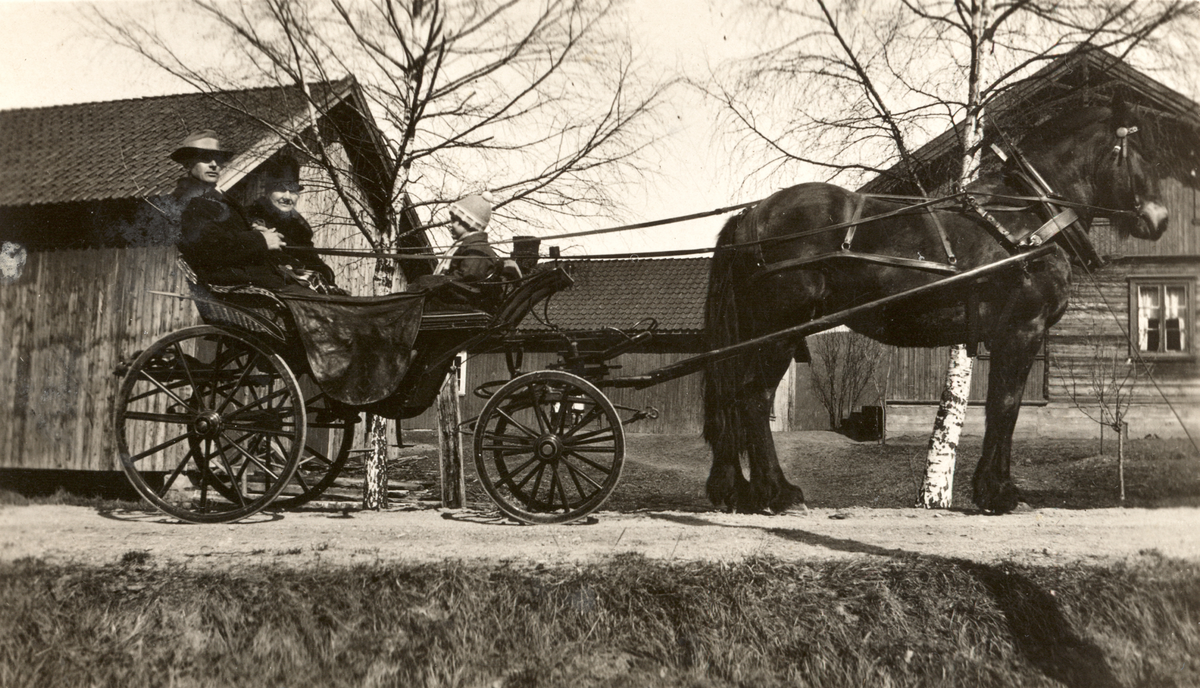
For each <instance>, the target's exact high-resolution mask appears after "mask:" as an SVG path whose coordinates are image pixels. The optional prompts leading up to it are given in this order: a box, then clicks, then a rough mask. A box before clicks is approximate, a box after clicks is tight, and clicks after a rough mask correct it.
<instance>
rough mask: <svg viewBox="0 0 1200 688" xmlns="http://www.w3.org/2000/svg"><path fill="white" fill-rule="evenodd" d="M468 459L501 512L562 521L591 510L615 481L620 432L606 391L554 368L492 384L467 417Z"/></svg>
mask: <svg viewBox="0 0 1200 688" xmlns="http://www.w3.org/2000/svg"><path fill="white" fill-rule="evenodd" d="M474 432H475V442H474V449H475V466H476V468H477V469H478V471H479V478H480V482H481V483H482V484H483V487H484V489H485V490H486V491H487V492H488V495H489V496H491V497H492V499H493V500H495V502H496V505H497V506H498V507H499V508H500V510H501V511H503V512H504V513H506V514H508V515H509V516H512V517H513V518H516V519H518V520H520V521H525V522H527V523H562V522H566V521H571V520H575V519H578V518H581V517H583V516H586V515H587V514H589V513H591V512H592V511H595V510H596V509H597V508H599V507H600V505H601V504H602V503H603V502H604V500H605V499H607V498H608V496H609V495H610V494H611V493H612V491H613V489H615V488H616V485H617V481H618V480H619V479H620V474H621V467H622V466H623V464H624V459H625V434H624V430H623V429H622V427H621V420H620V417H619V416H618V415H617V412H616V409H615V408H614V407H613V405H612V403H611V402H609V400H608V398H607V397H605V396H604V394H603V393H602V392H601V391H600V390H599V389H597V388H596V387H595V386H594V385H592V384H591V383H589V382H587V381H586V380H584V379H583V378H580V377H577V376H575V375H571V374H569V373H563V372H558V371H541V372H537V373H529V374H528V375H524V376H521V377H519V378H517V379H515V380H513V381H511V382H509V383H508V384H506V385H505V386H504V387H502V388H500V389H499V390H498V391H497V392H496V394H495V395H493V396H492V398H491V400H489V401H488V403H487V404H486V405H485V406H484V408H483V411H482V412H481V413H480V415H479V418H478V420H477V421H476V424H475V431H474Z"/></svg>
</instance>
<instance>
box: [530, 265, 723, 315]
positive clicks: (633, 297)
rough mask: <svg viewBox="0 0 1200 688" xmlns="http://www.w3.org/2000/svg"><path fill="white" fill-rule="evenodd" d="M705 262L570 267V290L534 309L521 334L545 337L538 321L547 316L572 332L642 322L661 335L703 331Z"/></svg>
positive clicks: (705, 290)
mask: <svg viewBox="0 0 1200 688" xmlns="http://www.w3.org/2000/svg"><path fill="white" fill-rule="evenodd" d="M709 262H710V259H709V258H707V257H705V258H668V259H657V260H656V259H649V258H643V259H633V260H582V261H572V262H569V263H567V269H568V270H569V271H570V272H571V276H572V278H574V280H575V284H574V286H572V287H571V288H570V289H566V290H564V291H560V292H558V293H557V294H555V295H553V296H552V297H550V299H548V301H547V302H546V306H547V308H548V310H547V311H543V308H542V306H538V307H537V308H536V309H535V311H534V313H531V314H530V315H529V316H527V317H526V318H525V320H524V321H522V323H521V326H520V329H521V330H522V331H525V332H544V331H547V330H548V329H549V328H547V327H546V326H545V325H543V324H542V323H541V322H539V321H538V319H537V318H540V317H542V316H543V313H548V315H549V321H550V322H552V323H554V324H555V325H557V326H558V327H560V328H562V329H564V330H571V331H576V332H593V331H597V330H602V329H604V328H606V327H617V328H629V327H632V326H633V325H634V323H636V322H638V321H639V320H641V319H643V318H654V319H656V320H658V332H661V333H695V332H700V331H703V329H704V299H705V296H706V294H707V291H708V266H709ZM535 315H536V316H537V317H535Z"/></svg>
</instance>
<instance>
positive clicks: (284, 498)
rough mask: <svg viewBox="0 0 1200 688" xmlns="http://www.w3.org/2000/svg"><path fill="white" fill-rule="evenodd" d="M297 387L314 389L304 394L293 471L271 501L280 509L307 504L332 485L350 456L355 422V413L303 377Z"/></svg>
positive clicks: (356, 416)
mask: <svg viewBox="0 0 1200 688" xmlns="http://www.w3.org/2000/svg"><path fill="white" fill-rule="evenodd" d="M301 388H302V389H305V390H308V389H313V390H315V391H313V392H312V393H311V394H306V395H305V396H306V397H307V398H306V399H305V400H304V409H305V413H304V415H305V416H306V418H307V419H308V423H307V424H306V426H305V427H306V428H307V431H306V433H305V443H304V451H303V453H301V454H300V461H299V465H298V466H297V468H296V473H295V475H293V476H292V479H291V481H289V482H288V484H287V486H286V487H285V488H284V489H283V492H282V493H281V494H280V495H279V497H278V498H277V499H276V500H275V501H274V502H273V506H277V507H279V508H281V509H291V508H293V507H297V506H300V505H302V504H307V503H308V502H311V501H312V500H314V499H316V498H317V497H320V496H321V495H322V494H323V493H324V492H325V490H327V489H329V488H330V487H331V486H332V485H333V483H334V481H335V480H337V477H338V475H339V474H341V472H342V468H343V467H345V465H346V459H348V458H349V457H350V448H351V447H352V446H353V445H354V426H355V424H356V423H357V422H358V414H356V413H353V412H349V413H347V412H346V411H344V410H339V409H338V408H337V407H336V406H335V405H334V404H332V403H331V402H330V399H329V397H328V395H326V394H325V393H324V392H321V391H320V389H319V388H318V387H317V386H316V383H315V382H311V381H310V380H307V379H306V380H305V381H304V382H303V383H302V385H301Z"/></svg>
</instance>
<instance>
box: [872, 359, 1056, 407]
mask: <svg viewBox="0 0 1200 688" xmlns="http://www.w3.org/2000/svg"><path fill="white" fill-rule="evenodd" d="M889 348H890V349H891V352H890V354H889V355H891V356H892V357H893V358H892V364H891V372H890V374H889V375H888V385H887V398H888V401H889V402H895V403H932V404H936V403H938V400H940V399H941V397H942V387H943V386H944V383H945V381H946V364H947V362H948V361H949V360H950V349H949V348H947V347H937V348H933V349H901V348H895V347H889ZM990 369H991V360H990V359H989V357H988V354H987V351H986V350H985V349H984V348H983V346H982V345H980V347H979V355H978V356H977V357H976V358H975V363H974V365H973V366H972V367H971V393H970V396H969V397H968V399H969V401H971V402H980V403H982V402H983V401H985V400H986V399H987V378H988V372H989V370H990ZM1045 380H1046V359H1045V356H1044V355H1039V356H1038V358H1037V361H1035V362H1034V365H1033V369H1032V370H1030V372H1029V379H1028V380H1027V381H1026V382H1025V392H1024V395H1023V396H1022V402H1023V403H1026V404H1029V403H1041V402H1044V401H1045V400H1046V395H1045Z"/></svg>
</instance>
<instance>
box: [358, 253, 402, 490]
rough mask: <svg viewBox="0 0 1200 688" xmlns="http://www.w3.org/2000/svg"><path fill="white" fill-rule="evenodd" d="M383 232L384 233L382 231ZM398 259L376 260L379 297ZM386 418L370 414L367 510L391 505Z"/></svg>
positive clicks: (387, 291) (390, 283)
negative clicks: (389, 499)
mask: <svg viewBox="0 0 1200 688" xmlns="http://www.w3.org/2000/svg"><path fill="white" fill-rule="evenodd" d="M381 234H383V233H382V232H381ZM394 235H395V232H389V233H387V234H386V235H385V236H382V237H380V241H379V249H380V251H383V252H391V251H394V250H395V247H394V246H393V245H392V244H393V243H394V242H393V241H392V240H391V237H392V236H394ZM396 272H397V270H396V262H395V261H394V260H392V259H390V258H382V257H381V258H378V259H376V261H375V274H374V276H373V279H372V284H373V289H372V291H373V292H374V294H375V296H386V295H388V294H391V293H392V292H393V286H394V282H395V277H396ZM389 422H392V423H394V422H398V421H388V419H386V418H382V417H380V416H377V415H375V414H372V413H368V414H367V446H368V447H369V448H370V450H371V451H370V452H369V453H368V454H367V464H366V475H365V476H364V479H363V509H373V510H376V511H378V510H380V509H386V508H388V506H389V502H388V461H389V459H390V458H391V457H390V455H389V450H388V435H389V433H388V424H389Z"/></svg>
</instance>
